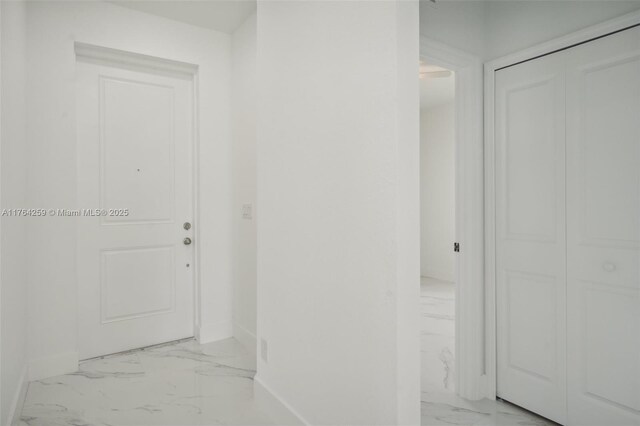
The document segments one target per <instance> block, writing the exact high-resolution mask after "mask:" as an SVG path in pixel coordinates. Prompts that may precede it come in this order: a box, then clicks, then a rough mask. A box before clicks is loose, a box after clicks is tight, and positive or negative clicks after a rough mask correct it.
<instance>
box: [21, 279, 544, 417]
mask: <svg viewBox="0 0 640 426" xmlns="http://www.w3.org/2000/svg"><path fill="white" fill-rule="evenodd" d="M433 284H436V285H434V287H433V288H426V289H424V291H423V300H422V302H423V312H424V313H425V314H426V316H423V321H424V325H426V326H431V327H432V328H427V329H426V330H425V331H426V333H425V334H424V335H423V341H422V349H423V365H425V363H432V365H431V366H427V367H428V368H429V370H427V371H428V372H434V373H433V377H431V376H430V375H431V374H432V373H425V370H424V369H423V372H422V383H423V389H422V398H421V399H422V401H421V408H422V410H421V411H422V412H421V423H422V425H482V426H486V425H500V426H515V425H522V426H525V425H532V426H546V425H553V423H551V422H549V421H546V420H544V419H542V418H540V417H537V416H535V415H532V414H531V413H528V412H526V411H524V410H521V409H519V408H518V407H515V406H513V405H511V404H508V403H504V402H500V401H489V400H483V401H476V402H471V401H466V400H464V399H462V398H459V397H457V396H455V393H454V392H453V383H454V381H453V377H454V371H453V356H454V348H453V343H452V342H453V329H452V327H453V325H452V324H453V315H452V309H453V293H452V292H451V288H450V287H451V286H450V285H449V287H446V283H445V284H443V283H433ZM436 320H437V321H436ZM448 331H450V333H448ZM429 345H433V347H430V346H429ZM446 349H448V351H447V350H446ZM442 354H446V356H444V355H442ZM441 355H442V356H441ZM254 362H255V361H254V360H253V358H252V356H251V355H249V353H248V352H247V351H246V350H245V349H244V348H243V347H242V346H241V345H240V344H239V343H238V342H237V341H236V340H234V339H227V340H223V341H220V342H216V343H211V344H206V345H200V344H198V343H197V342H195V341H194V340H186V341H181V342H174V343H171V344H166V345H160V346H155V347H151V348H145V349H141V350H136V351H131V352H127V353H122V354H117V355H111V356H107V357H103V358H97V359H93V360H88V361H84V362H82V363H81V364H80V369H79V371H78V372H76V373H72V374H66V375H63V376H57V377H52V378H49V379H44V380H39V381H34V382H31V383H30V384H29V388H28V390H27V396H26V400H25V404H24V408H23V410H22V416H21V420H20V426H125V425H126V426H147V425H166V426H187V425H201V426H204V425H274V424H277V423H276V422H274V421H272V419H271V418H270V417H269V416H268V415H267V414H266V413H265V412H264V411H263V410H261V408H260V406H259V405H258V402H257V401H256V399H255V397H254V393H253V376H254V374H255V367H254Z"/></svg>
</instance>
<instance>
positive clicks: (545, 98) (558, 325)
mask: <svg viewBox="0 0 640 426" xmlns="http://www.w3.org/2000/svg"><path fill="white" fill-rule="evenodd" d="M495 87H496V98H495V99H496V101H495V102H496V103H495V105H496V116H495V117H496V163H495V164H496V223H497V224H498V227H497V229H496V233H497V235H496V242H497V245H496V248H497V251H496V271H497V307H498V309H497V314H498V315H497V327H498V337H499V338H498V351H497V355H498V371H497V373H498V377H497V379H498V380H497V386H498V388H497V390H498V396H500V397H502V398H504V399H507V400H509V401H511V402H513V403H515V404H518V405H521V406H523V407H526V408H528V409H530V410H532V411H535V412H537V413H540V414H542V415H543V416H545V417H548V418H550V419H553V420H555V421H557V422H560V423H562V422H564V421H565V419H566V409H565V407H566V398H565V395H566V380H565V362H566V353H565V345H564V342H565V330H566V324H565V306H566V300H565V290H566V281H565V275H566V272H565V265H566V261H565V249H566V247H565V207H564V199H565V191H564V188H565V179H564V175H565V161H564V160H565V159H564V148H565V140H564V138H565V134H564V133H565V115H564V111H565V104H564V102H565V99H564V90H565V80H564V73H563V67H562V62H561V61H559V60H558V58H557V57H555V56H548V57H545V58H542V59H540V60H537V61H531V62H528V63H526V64H522V65H519V66H516V67H512V68H507V69H504V70H500V71H498V72H497V73H496V85H495Z"/></svg>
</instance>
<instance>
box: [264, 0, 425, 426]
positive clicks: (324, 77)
mask: <svg viewBox="0 0 640 426" xmlns="http://www.w3.org/2000/svg"><path fill="white" fill-rule="evenodd" d="M416 8H417V4H416V3H413V2H409V1H397V2H396V1H386V2H377V1H372V2H366V1H365V2H324V1H317V2H313V1H308V2H298V1H291V2H259V3H258V76H259V77H258V78H259V85H260V87H259V95H260V96H259V102H258V125H257V126H258V127H257V135H258V141H257V145H258V148H257V150H258V206H259V207H260V211H259V215H258V341H259V342H260V339H264V340H265V341H267V342H268V357H267V361H266V362H265V360H264V359H262V358H261V356H260V353H261V348H259V349H258V353H259V356H258V374H257V377H256V380H257V382H258V383H260V384H262V385H264V386H265V387H266V388H267V389H269V390H271V392H272V393H273V394H274V395H276V396H277V397H279V398H280V399H281V400H282V401H283V402H284V403H286V404H287V405H288V406H289V407H291V408H293V410H294V411H295V412H297V413H298V415H299V416H300V417H301V418H303V419H304V420H305V421H307V422H309V423H311V424H369V425H374V424H409V423H411V424H418V423H419V421H420V418H419V410H420V408H419V380H418V378H419V358H418V356H419V338H418V337H419V314H418V300H419V291H418V290H419V256H418V252H419V218H418V210H419V204H418V197H419V188H418V184H419V170H418V167H419V160H418V155H419V152H418V149H419V135H418V108H419V107H418V79H417V71H418V53H419V52H418V22H417V20H418V14H417V10H416Z"/></svg>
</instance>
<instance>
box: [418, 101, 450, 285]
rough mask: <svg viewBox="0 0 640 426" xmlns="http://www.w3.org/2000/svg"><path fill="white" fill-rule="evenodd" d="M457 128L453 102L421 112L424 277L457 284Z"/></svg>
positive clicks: (422, 271)
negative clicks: (455, 268)
mask: <svg viewBox="0 0 640 426" xmlns="http://www.w3.org/2000/svg"><path fill="white" fill-rule="evenodd" d="M454 137H455V127H454V106H453V101H451V102H447V103H445V104H440V105H435V106H433V107H431V108H426V109H423V110H421V111H420V212H421V216H420V237H421V244H420V247H421V251H420V255H421V259H420V273H421V275H422V276H427V277H432V278H437V279H440V280H445V281H453V280H454V266H455V264H454V262H455V257H454V252H453V242H454V241H455V139H454Z"/></svg>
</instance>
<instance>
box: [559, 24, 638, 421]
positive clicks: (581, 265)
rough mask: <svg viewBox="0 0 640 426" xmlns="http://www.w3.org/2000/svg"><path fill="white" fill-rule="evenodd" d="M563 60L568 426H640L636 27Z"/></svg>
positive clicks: (579, 49) (581, 48)
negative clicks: (565, 144)
mask: <svg viewBox="0 0 640 426" xmlns="http://www.w3.org/2000/svg"><path fill="white" fill-rule="evenodd" d="M565 56H566V63H567V92H566V93H567V95H566V96H567V218H568V221H567V254H568V259H567V260H568V264H567V284H568V291H567V301H568V305H567V307H568V310H567V323H568V332H567V339H568V340H567V345H568V352H567V357H568V358H567V359H568V362H567V374H568V381H567V382H568V407H569V423H570V424H575V425H603V424H606V425H640V27H635V28H633V29H628V30H625V31H622V32H620V33H617V34H613V35H610V36H607V37H604V38H602V39H599V40H595V41H593V42H590V43H587V44H584V45H581V46H577V47H575V48H572V49H569V50H568V51H567V52H566V53H565Z"/></svg>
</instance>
